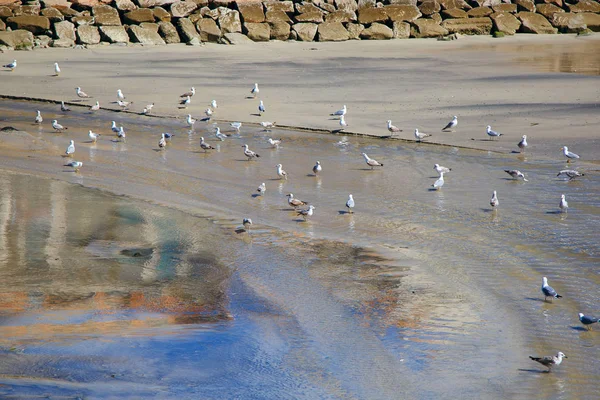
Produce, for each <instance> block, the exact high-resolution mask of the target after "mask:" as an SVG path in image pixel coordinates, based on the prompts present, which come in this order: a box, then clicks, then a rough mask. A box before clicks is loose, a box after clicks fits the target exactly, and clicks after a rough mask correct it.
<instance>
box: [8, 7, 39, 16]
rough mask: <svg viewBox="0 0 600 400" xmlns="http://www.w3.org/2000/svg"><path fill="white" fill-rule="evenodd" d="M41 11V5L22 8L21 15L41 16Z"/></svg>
mask: <svg viewBox="0 0 600 400" xmlns="http://www.w3.org/2000/svg"><path fill="white" fill-rule="evenodd" d="M40 11H41V7H40V6H39V5H37V6H36V5H32V6H21V15H40ZM13 13H14V11H13ZM15 16H16V14H15Z"/></svg>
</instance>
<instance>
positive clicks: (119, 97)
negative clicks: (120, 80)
mask: <svg viewBox="0 0 600 400" xmlns="http://www.w3.org/2000/svg"><path fill="white" fill-rule="evenodd" d="M117 99H118V100H121V101H123V100H125V95H124V94H123V92H122V91H121V89H117Z"/></svg>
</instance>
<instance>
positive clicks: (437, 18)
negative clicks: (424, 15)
mask: <svg viewBox="0 0 600 400" xmlns="http://www.w3.org/2000/svg"><path fill="white" fill-rule="evenodd" d="M429 19H431V20H433V21H435V23H436V24H441V23H442V16H441V15H440V13H435V14H431V15H430V16H429Z"/></svg>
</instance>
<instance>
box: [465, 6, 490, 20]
mask: <svg viewBox="0 0 600 400" xmlns="http://www.w3.org/2000/svg"><path fill="white" fill-rule="evenodd" d="M492 13H493V11H492V9H491V8H489V7H475V8H472V9H470V10H469V12H468V13H467V15H468V16H469V18H481V17H489V16H490V15H492Z"/></svg>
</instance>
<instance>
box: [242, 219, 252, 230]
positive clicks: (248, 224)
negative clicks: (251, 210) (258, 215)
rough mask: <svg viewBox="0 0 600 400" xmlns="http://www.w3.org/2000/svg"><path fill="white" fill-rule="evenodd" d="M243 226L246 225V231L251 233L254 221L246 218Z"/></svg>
mask: <svg viewBox="0 0 600 400" xmlns="http://www.w3.org/2000/svg"><path fill="white" fill-rule="evenodd" d="M242 225H244V229H245V230H247V231H250V226H251V225H252V220H251V219H250V218H244V219H243V220H242Z"/></svg>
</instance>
